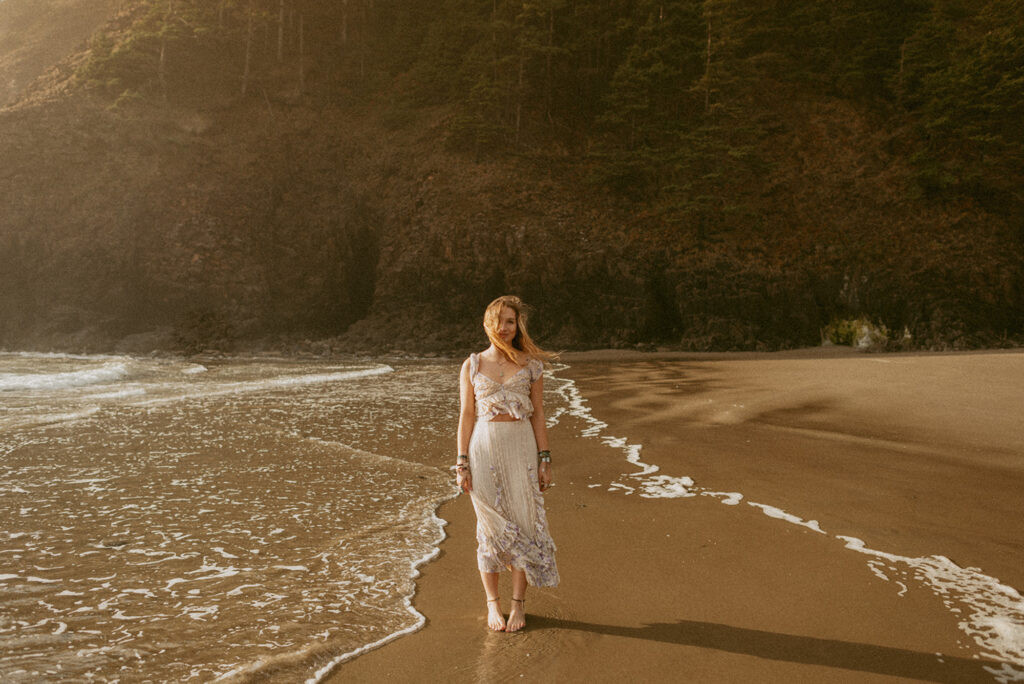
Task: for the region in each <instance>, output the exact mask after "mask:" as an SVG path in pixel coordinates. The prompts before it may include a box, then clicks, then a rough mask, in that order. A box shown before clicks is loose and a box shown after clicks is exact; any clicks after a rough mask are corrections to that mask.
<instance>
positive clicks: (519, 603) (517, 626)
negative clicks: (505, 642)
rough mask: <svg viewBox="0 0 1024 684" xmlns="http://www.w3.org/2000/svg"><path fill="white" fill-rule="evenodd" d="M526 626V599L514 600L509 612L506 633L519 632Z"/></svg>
mask: <svg viewBox="0 0 1024 684" xmlns="http://www.w3.org/2000/svg"><path fill="white" fill-rule="evenodd" d="M525 626H526V599H516V598H514V599H512V608H511V609H510V610H509V612H508V624H507V625H506V626H505V631H506V632H518V631H519V630H521V629H522V628H523V627H525Z"/></svg>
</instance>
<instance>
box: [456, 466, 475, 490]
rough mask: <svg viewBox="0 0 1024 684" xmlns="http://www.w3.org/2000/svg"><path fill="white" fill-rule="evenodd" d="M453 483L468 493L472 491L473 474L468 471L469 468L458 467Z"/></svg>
mask: <svg viewBox="0 0 1024 684" xmlns="http://www.w3.org/2000/svg"><path fill="white" fill-rule="evenodd" d="M455 484H457V485H458V486H459V489H461V490H462V491H464V492H465V493H466V494H469V493H470V492H471V491H473V476H472V475H471V474H470V472H469V468H465V469H462V468H460V469H459V470H458V471H456V475H455Z"/></svg>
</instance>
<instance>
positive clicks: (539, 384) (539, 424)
mask: <svg viewBox="0 0 1024 684" xmlns="http://www.w3.org/2000/svg"><path fill="white" fill-rule="evenodd" d="M530 402H531V403H532V404H533V415H532V416H530V424H531V425H532V426H533V436H534V437H535V438H536V439H537V451H547V450H548V424H547V421H546V420H545V419H544V376H543V375H541V376H540V377H539V378H537V379H536V380H534V381H533V384H532V385H530ZM537 480H538V481H539V482H540V491H542V492H543V491H544V490H546V489H547V488H548V487H550V486H551V463H549V462H547V461H541V462H540V465H539V466H538V468H537Z"/></svg>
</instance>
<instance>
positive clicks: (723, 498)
mask: <svg viewBox="0 0 1024 684" xmlns="http://www.w3.org/2000/svg"><path fill="white" fill-rule="evenodd" d="M700 495H701V496H710V497H713V498H715V499H719V503H723V504H725V505H726V506H738V505H739V503H740V502H741V501H743V495H742V494H740V493H739V492H708V491H703V492H701V493H700Z"/></svg>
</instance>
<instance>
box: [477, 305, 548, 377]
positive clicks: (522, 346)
mask: <svg viewBox="0 0 1024 684" xmlns="http://www.w3.org/2000/svg"><path fill="white" fill-rule="evenodd" d="M505 307H508V308H509V309H512V310H513V311H515V313H516V334H515V337H513V338H512V344H509V343H507V342H505V340H503V339H501V337H499V336H498V328H499V326H500V325H501V310H502V309H503V308H505ZM526 318H527V314H526V305H525V304H523V300H521V299H520V298H519V297H516V296H515V295H503V296H501V297H498V298H497V299H495V300H494V301H493V302H491V303H490V304H488V305H487V308H486V309H485V310H484V332H486V333H487V339H489V340H490V341H491V344H493V345H494V346H495V348H496V349H497V350H498V351H500V352H501V353H502V354H504V355H505V357H506V358H507V359H508V360H509V361H511V362H512V363H514V364H516V365H519V366H522V365H523V364H525V363H526V362H527V361H529V360H530V359H531V358H533V359H538V360H539V361H553V360H554V359H556V358H558V354H557V353H555V352H549V351H544V350H543V349H541V348H540V347H538V346H537V343H536V342H534V341H533V340H532V339H530V333H528V332H527V331H526Z"/></svg>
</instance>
